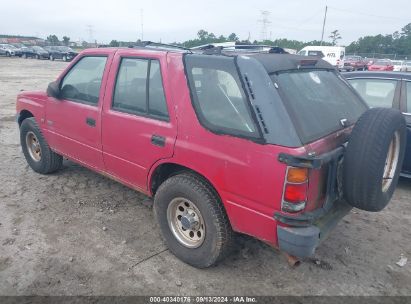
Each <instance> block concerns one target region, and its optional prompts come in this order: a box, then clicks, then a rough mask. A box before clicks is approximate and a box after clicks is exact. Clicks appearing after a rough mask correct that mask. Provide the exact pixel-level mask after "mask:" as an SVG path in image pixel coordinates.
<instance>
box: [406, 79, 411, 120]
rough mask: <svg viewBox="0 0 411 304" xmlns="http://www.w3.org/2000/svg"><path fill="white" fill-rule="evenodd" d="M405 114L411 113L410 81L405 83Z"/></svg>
mask: <svg viewBox="0 0 411 304" xmlns="http://www.w3.org/2000/svg"><path fill="white" fill-rule="evenodd" d="M407 113H411V81H407Z"/></svg>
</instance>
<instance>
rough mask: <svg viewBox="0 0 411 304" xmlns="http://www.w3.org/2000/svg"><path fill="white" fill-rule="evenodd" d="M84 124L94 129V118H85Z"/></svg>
mask: <svg viewBox="0 0 411 304" xmlns="http://www.w3.org/2000/svg"><path fill="white" fill-rule="evenodd" d="M86 124H88V125H89V126H91V127H95V126H96V120H95V119H94V118H90V117H86Z"/></svg>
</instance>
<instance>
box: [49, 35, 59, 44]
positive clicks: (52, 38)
mask: <svg viewBox="0 0 411 304" xmlns="http://www.w3.org/2000/svg"><path fill="white" fill-rule="evenodd" d="M46 41H47V42H48V43H49V44H50V45H59V44H60V40H59V39H58V37H57V36H56V35H48V36H47V38H46Z"/></svg>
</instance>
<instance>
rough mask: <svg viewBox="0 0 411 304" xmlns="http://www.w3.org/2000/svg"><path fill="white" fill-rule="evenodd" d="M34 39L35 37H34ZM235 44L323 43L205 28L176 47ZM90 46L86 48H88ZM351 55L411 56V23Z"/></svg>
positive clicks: (365, 42)
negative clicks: (242, 35) (242, 36)
mask: <svg viewBox="0 0 411 304" xmlns="http://www.w3.org/2000/svg"><path fill="white" fill-rule="evenodd" d="M1 36H3V37H6V36H8V37H11V35H10V36H9V35H0V37H1ZM33 38H34V37H33ZM328 38H329V39H330V41H323V42H322V45H336V44H337V43H338V40H340V39H341V38H342V37H341V35H340V33H339V32H338V30H334V31H332V32H331V33H330V35H329V36H328ZM229 41H235V42H237V43H239V44H266V45H273V46H279V47H282V48H290V49H295V50H301V49H302V48H303V47H305V46H309V45H320V44H321V41H319V40H312V41H299V40H293V39H287V38H278V39H274V40H264V41H257V40H254V41H250V39H245V40H241V39H240V38H239V37H238V36H237V34H236V33H231V34H229V35H227V36H224V35H216V34H214V33H212V32H208V31H206V30H204V29H201V30H199V31H198V32H197V36H196V37H195V38H193V39H189V40H186V41H184V42H174V43H173V44H176V45H180V46H184V47H187V48H191V47H195V46H199V45H204V44H209V43H219V42H229ZM46 42H47V43H48V44H51V45H69V43H70V37H68V36H63V37H62V40H59V38H58V37H57V36H56V35H49V36H47V38H46ZM134 43H135V41H134V42H132V41H131V42H124V41H117V40H112V41H111V42H110V44H109V46H128V45H132V44H134ZM85 47H86V45H85ZM346 52H347V53H380V54H398V55H411V23H409V24H407V25H405V26H404V27H403V28H402V29H401V30H400V31H395V32H394V33H392V34H385V35H383V34H378V35H374V36H364V37H361V38H359V39H358V40H356V41H353V42H352V43H350V44H349V45H348V46H347V47H346Z"/></svg>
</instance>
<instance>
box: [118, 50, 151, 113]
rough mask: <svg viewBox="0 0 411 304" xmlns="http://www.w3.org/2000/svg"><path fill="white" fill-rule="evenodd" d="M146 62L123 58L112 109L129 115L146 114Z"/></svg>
mask: <svg viewBox="0 0 411 304" xmlns="http://www.w3.org/2000/svg"><path fill="white" fill-rule="evenodd" d="M147 71H148V60H144V59H130V58H123V59H122V60H121V64H120V69H119V71H118V75H117V82H116V87H115V90H114V98H113V109H115V110H119V111H125V112H129V113H137V114H138V113H140V114H141V113H146V112H147V94H146V89H147V85H146V82H147Z"/></svg>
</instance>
